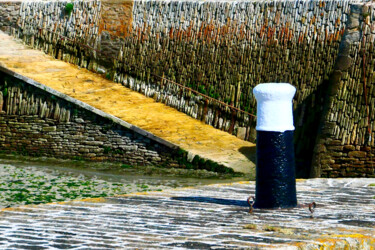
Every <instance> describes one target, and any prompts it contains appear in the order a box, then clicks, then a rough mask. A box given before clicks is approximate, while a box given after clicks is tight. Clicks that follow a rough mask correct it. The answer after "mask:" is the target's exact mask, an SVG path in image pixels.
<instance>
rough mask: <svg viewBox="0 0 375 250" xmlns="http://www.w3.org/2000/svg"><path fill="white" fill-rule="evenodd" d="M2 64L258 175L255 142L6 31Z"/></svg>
mask: <svg viewBox="0 0 375 250" xmlns="http://www.w3.org/2000/svg"><path fill="white" fill-rule="evenodd" d="M0 65H2V66H4V67H6V68H8V69H10V70H12V71H14V72H16V73H19V74H21V75H24V76H26V77H29V78H31V79H33V80H35V81H37V82H40V83H41V84H44V85H46V86H49V87H51V88H53V89H55V90H57V91H59V92H62V93H64V94H66V95H69V96H71V97H73V98H76V99H78V100H80V101H82V102H85V103H87V104H89V105H91V106H93V107H95V108H97V109H99V110H102V111H104V112H106V113H108V114H111V115H114V116H116V117H118V118H120V119H122V120H124V121H126V122H128V123H130V124H133V125H135V126H138V127H140V128H142V129H144V130H146V131H148V132H150V133H152V134H154V135H155V136H157V137H160V138H162V139H164V140H166V141H168V142H171V143H173V144H176V145H178V146H180V147H181V148H183V149H184V150H186V151H188V152H190V153H191V155H192V156H194V155H199V156H200V157H202V158H205V159H210V160H213V161H215V162H218V163H220V164H222V165H225V166H227V167H230V168H232V169H234V170H235V171H238V172H244V173H254V162H255V144H253V143H250V142H246V141H243V140H240V139H238V138H236V137H235V136H232V135H229V134H228V133H226V132H223V131H220V130H217V129H214V128H213V127H212V126H209V125H206V124H203V123H202V122H200V121H197V120H195V119H193V118H191V117H189V116H188V115H185V114H183V113H181V112H179V111H177V110H175V109H173V108H171V107H168V106H166V105H164V104H162V103H157V102H155V101H154V100H153V99H152V98H148V97H145V96H144V95H142V94H140V93H137V92H134V91H132V90H130V89H128V88H125V87H124V86H122V85H121V84H117V83H114V82H112V81H109V80H107V79H105V78H103V77H102V76H100V75H98V74H95V73H92V72H90V71H88V70H86V69H81V68H79V67H77V66H75V65H72V64H69V63H65V62H63V61H59V60H56V59H54V58H52V57H50V56H48V55H45V54H44V53H43V52H41V51H37V50H33V49H30V48H28V47H26V46H24V45H22V44H21V43H20V41H16V40H15V39H14V38H12V37H10V36H8V35H6V34H5V33H2V32H1V33H0Z"/></svg>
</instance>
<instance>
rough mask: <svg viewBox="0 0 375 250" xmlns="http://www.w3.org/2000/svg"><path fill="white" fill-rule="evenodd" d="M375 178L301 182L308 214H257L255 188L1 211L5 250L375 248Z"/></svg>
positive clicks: (209, 188) (207, 188) (135, 196)
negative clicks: (251, 199) (251, 203)
mask: <svg viewBox="0 0 375 250" xmlns="http://www.w3.org/2000/svg"><path fill="white" fill-rule="evenodd" d="M373 183H375V179H311V180H304V181H298V182H297V190H298V200H299V203H300V204H301V205H303V204H306V203H310V202H312V201H315V202H316V203H317V208H316V210H315V213H314V214H313V217H312V216H311V214H310V212H309V211H308V208H306V207H301V208H295V209H290V210H256V209H255V210H254V212H253V213H252V214H249V213H248V210H249V209H248V207H247V203H246V199H247V197H248V196H249V195H251V194H254V182H241V183H234V184H230V185H229V184H228V185H223V184H215V185H207V186H202V187H198V188H181V189H171V190H167V191H163V192H152V193H148V194H147V193H143V194H142V193H140V194H132V195H127V196H121V197H120V196H119V197H112V198H98V199H87V200H81V201H73V202H68V203H52V204H45V205H37V206H25V207H20V208H13V209H10V208H8V209H3V210H1V213H0V248H2V249H5V248H6V249H13V248H22V249H44V248H75V249H106V248H110V249H113V248H127V249H129V248H130V249H131V248H138V249H149V248H153V249H154V248H163V249H167V248H174V249H176V248H188V249H194V248H195V249H223V248H225V249H234V248H235V249H241V248H264V249H268V248H271V247H275V248H288V249H289V248H290V249H297V248H302V249H319V248H321V247H322V248H323V249H329V248H330V247H335V249H344V248H345V247H347V249H349V248H350V249H357V248H360V249H374V247H375V238H374V235H375V228H374V227H375V213H374V211H375V187H374V186H372V185H370V184H373Z"/></svg>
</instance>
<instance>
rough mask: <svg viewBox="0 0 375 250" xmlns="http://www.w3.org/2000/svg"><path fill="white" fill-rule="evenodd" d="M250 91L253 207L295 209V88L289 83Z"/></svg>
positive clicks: (264, 86) (269, 84) (267, 85)
mask: <svg viewBox="0 0 375 250" xmlns="http://www.w3.org/2000/svg"><path fill="white" fill-rule="evenodd" d="M253 92H254V95H255V98H256V99H257V127H256V130H257V142H256V144H257V164H256V190H255V204H254V207H255V208H293V207H296V206H297V194H296V178H295V160H294V146H293V131H294V126H293V104H292V99H293V96H294V94H295V92H296V88H295V87H293V86H292V85H290V84H288V83H265V84H259V85H257V86H256V87H255V88H254V91H253Z"/></svg>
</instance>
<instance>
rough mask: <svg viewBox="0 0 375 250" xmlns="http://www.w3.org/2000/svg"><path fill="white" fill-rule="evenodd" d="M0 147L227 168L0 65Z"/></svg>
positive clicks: (75, 156)
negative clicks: (189, 152) (189, 155)
mask: <svg viewBox="0 0 375 250" xmlns="http://www.w3.org/2000/svg"><path fill="white" fill-rule="evenodd" d="M0 150H1V151H5V152H19V153H23V154H27V155H35V156H47V157H48V156H49V157H57V158H71V159H85V160H92V161H118V162H123V163H125V164H130V165H141V166H148V165H154V166H163V167H176V168H200V169H208V170H215V171H219V172H220V171H224V172H232V171H231V169H227V168H225V167H223V166H220V165H218V164H216V163H214V162H212V161H206V160H204V159H200V158H199V157H197V156H196V158H194V159H190V160H189V161H188V153H187V152H185V151H183V150H181V149H179V147H178V146H176V145H173V144H171V143H169V142H167V141H164V140H162V139H160V138H158V137H155V136H154V135H152V134H150V133H148V132H146V131H143V130H142V129H140V128H138V127H135V126H133V125H131V124H127V123H126V122H124V121H122V120H120V119H118V118H116V117H113V116H111V115H108V114H105V113H103V112H101V111H99V110H96V109H95V108H93V107H91V106H88V105H87V104H84V103H81V102H80V101H78V100H75V99H73V98H70V97H67V96H65V95H64V94H61V93H59V92H57V91H54V90H52V89H50V88H48V87H46V86H44V85H41V84H39V83H37V82H34V81H33V80H30V79H28V78H25V77H22V76H20V75H18V74H16V73H13V72H11V71H9V70H6V69H4V68H0Z"/></svg>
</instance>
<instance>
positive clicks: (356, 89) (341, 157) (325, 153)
mask: <svg viewBox="0 0 375 250" xmlns="http://www.w3.org/2000/svg"><path fill="white" fill-rule="evenodd" d="M374 40H375V5H374V4H364V5H363V4H353V5H351V14H350V16H349V20H348V25H347V29H346V31H345V33H344V37H343V40H342V43H341V46H340V51H339V57H338V59H337V61H336V65H335V67H334V71H333V73H332V75H331V77H330V83H331V84H330V89H329V91H327V98H326V99H327V102H326V104H325V110H324V112H323V116H322V122H321V128H320V132H319V134H318V140H317V144H316V147H315V156H314V162H313V168H312V173H311V175H312V176H316V177H320V176H321V177H375V158H374V153H375V149H374V135H375V126H374V121H375V112H374V111H375V110H374V108H375V86H374V85H375V54H374V53H375V48H374Z"/></svg>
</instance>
